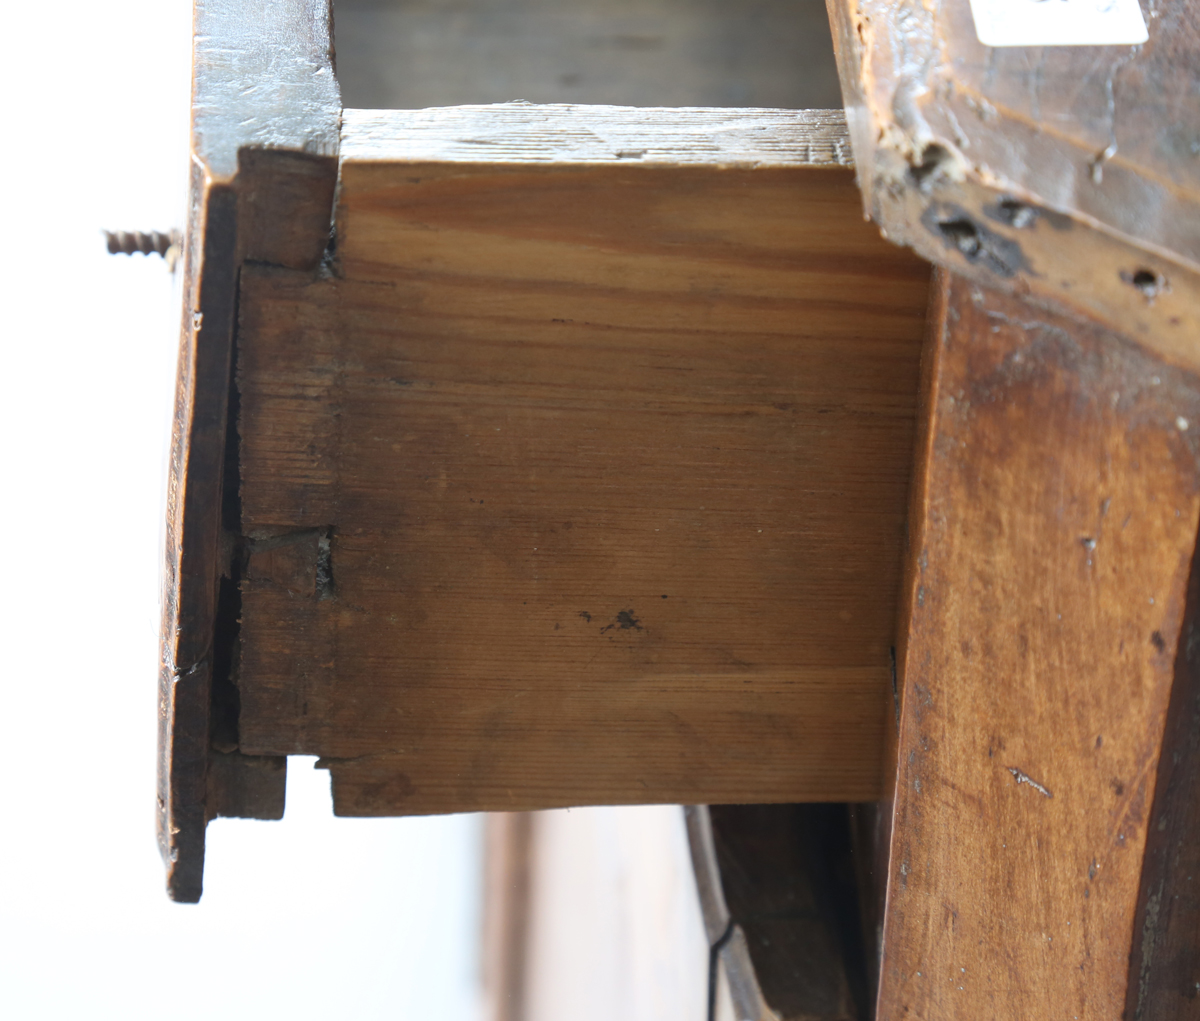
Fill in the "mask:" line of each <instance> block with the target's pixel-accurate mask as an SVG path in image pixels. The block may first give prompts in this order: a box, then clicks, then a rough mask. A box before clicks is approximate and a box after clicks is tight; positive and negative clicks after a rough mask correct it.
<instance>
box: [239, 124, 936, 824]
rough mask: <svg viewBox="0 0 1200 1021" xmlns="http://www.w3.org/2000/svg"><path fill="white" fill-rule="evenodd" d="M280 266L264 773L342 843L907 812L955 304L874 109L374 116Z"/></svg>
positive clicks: (254, 291) (251, 445)
mask: <svg viewBox="0 0 1200 1021" xmlns="http://www.w3.org/2000/svg"><path fill="white" fill-rule="evenodd" d="M341 148H342V161H341V170H340V183H339V199H338V207H337V218H336V258H335V262H334V265H333V272H332V273H318V274H317V275H315V276H314V275H313V274H311V273H302V272H296V271H289V270H284V269H279V268H259V267H247V268H246V270H245V271H244V272H243V275H242V285H241V306H240V309H241V310H240V317H241V318H240V326H239V355H238V358H239V361H238V389H239V397H240V419H239V423H238V428H239V434H240V442H241V446H240V459H241V501H242V504H241V506H242V525H243V530H244V534H245V536H246V539H247V551H248V559H247V562H246V569H245V573H244V575H243V579H242V583H241V600H242V604H241V622H242V623H241V637H240V647H241V659H240V696H241V717H240V740H241V748H242V750H243V751H244V752H247V753H251V754H259V755H284V754H294V753H306V754H318V755H321V756H323V757H324V762H325V764H326V765H327V766H329V768H330V769H331V770H332V773H333V787H334V800H335V811H337V812H338V813H339V814H343V815H389V814H405V813H420V812H445V811H463V810H485V809H529V808H538V807H551V806H560V805H573V804H589V803H590V804H604V803H609V804H615V803H628V802H668V803H669V802H690V803H703V802H709V801H719V802H765V801H796V800H812V801H838V800H868V799H871V798H874V797H876V796H877V794H878V791H879V779H878V778H879V772H880V753H881V736H882V724H883V714H884V712H885V709H886V705H887V702H886V698H887V692H888V690H889V685H890V647H891V644H892V635H893V622H894V619H895V596H896V590H897V585H898V580H899V571H900V556H901V543H902V536H903V522H904V516H905V501H906V494H907V488H908V473H909V462H910V458H911V445H912V437H913V427H914V414H915V401H916V392H917V372H918V361H919V353H920V346H921V338H922V335H923V330H924V312H925V303H926V291H927V277H928V270H927V268H926V266H925V264H924V263H922V262H920V261H919V260H917V259H915V258H913V257H912V256H911V255H909V254H906V253H905V252H903V251H900V250H897V249H894V248H892V247H890V246H888V245H887V244H885V243H884V242H882V241H881V240H880V239H879V237H878V236H877V234H876V232H875V231H874V229H873V228H872V227H870V226H869V225H867V224H864V223H863V221H862V218H861V213H860V209H859V199H858V195H857V192H856V189H855V187H854V182H853V176H852V174H851V172H850V170H849V169H848V168H847V167H846V166H845V161H846V157H845V134H844V125H843V124H842V122H841V117H840V115H838V114H830V113H815V114H812V113H802V112H788V111H728V110H712V111H705V110H685V111H670V110H645V109H620V108H599V109H596V108H571V107H549V108H539V107H535V106H530V105H528V104H512V105H505V106H499V107H478V108H462V109H451V110H427V111H392V112H381V111H373V112H364V111H346V113H345V118H344V127H343V135H342V140H341Z"/></svg>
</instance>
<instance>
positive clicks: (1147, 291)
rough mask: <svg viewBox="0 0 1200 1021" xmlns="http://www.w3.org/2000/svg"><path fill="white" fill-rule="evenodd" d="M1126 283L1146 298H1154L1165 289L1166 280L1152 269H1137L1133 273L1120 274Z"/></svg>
mask: <svg viewBox="0 0 1200 1021" xmlns="http://www.w3.org/2000/svg"><path fill="white" fill-rule="evenodd" d="M1121 278H1122V279H1123V280H1125V282H1126V283H1130V284H1133V286H1134V287H1136V288H1137V289H1138V290H1139V291H1141V292H1142V294H1144V295H1145V296H1146V297H1147V298H1156V297H1158V295H1159V294H1161V293H1162V292H1163V291H1165V290H1166V289H1167V281H1166V278H1165V277H1164V276H1163V275H1162V274H1161V273H1156V272H1154V270H1152V269H1139V270H1137V271H1136V272H1134V273H1131V274H1130V273H1122V274H1121Z"/></svg>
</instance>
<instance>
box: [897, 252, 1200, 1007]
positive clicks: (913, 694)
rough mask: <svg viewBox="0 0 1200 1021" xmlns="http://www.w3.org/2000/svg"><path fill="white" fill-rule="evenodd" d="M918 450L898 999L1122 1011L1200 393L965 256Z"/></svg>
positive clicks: (902, 711)
mask: <svg viewBox="0 0 1200 1021" xmlns="http://www.w3.org/2000/svg"><path fill="white" fill-rule="evenodd" d="M935 290H936V298H937V300H936V303H935V307H934V309H933V311H932V312H931V329H932V330H933V338H934V339H933V344H932V346H931V359H932V361H931V364H930V366H929V384H928V391H927V403H928V432H927V434H926V435H925V436H924V438H923V440H922V441H921V443H920V445H919V451H918V458H917V467H916V468H914V499H913V510H912V512H911V515H910V532H911V548H910V552H909V568H908V571H909V573H908V577H907V579H906V581H905V585H904V593H903V596H902V605H903V611H902V614H901V624H902V627H901V631H902V636H901V637H902V641H901V643H900V649H899V656H898V659H899V668H900V677H899V679H900V686H901V695H902V700H901V704H900V705H899V707H898V708H897V711H896V717H895V719H896V720H897V722H898V724H899V734H898V745H897V752H896V756H895V758H892V757H891V756H889V757H888V761H895V762H898V771H897V773H896V774H895V778H894V786H892V787H891V789H890V790H889V791H888V801H889V802H890V803H891V804H890V810H889V812H887V813H885V815H886V818H887V820H888V822H889V823H890V862H889V871H888V875H887V900H886V907H885V914H884V924H883V957H882V966H881V972H882V974H881V979H880V993H879V1001H878V1012H877V1017H878V1018H879V1021H897V1019H900V1018H922V1019H924V1021H943V1019H945V1021H949V1019H960V1018H977V1017H978V1018H982V1017H987V1018H997V1019H1017V1018H1030V1017H1056V1018H1074V1017H1079V1018H1089V1019H1092V1018H1095V1019H1113V1021H1116V1019H1118V1018H1120V1017H1122V1011H1123V1010H1124V1008H1125V1005H1126V995H1127V980H1128V975H1129V968H1130V951H1131V948H1132V947H1133V941H1134V925H1135V909H1136V906H1137V903H1138V892H1139V889H1140V887H1141V883H1142V869H1143V850H1144V848H1145V847H1146V842H1147V831H1148V829H1149V821H1150V818H1151V816H1150V810H1151V804H1152V802H1153V801H1154V799H1155V796H1156V792H1155V786H1156V784H1155V777H1156V773H1157V770H1158V767H1159V755H1160V746H1161V742H1162V740H1163V734H1164V725H1165V721H1166V718H1167V709H1168V702H1169V699H1170V696H1171V689H1172V677H1173V674H1174V670H1175V661H1176V655H1177V651H1178V650H1180V636H1181V624H1182V621H1183V617H1184V606H1185V597H1186V594H1187V588H1188V578H1189V570H1190V565H1191V561H1192V553H1193V547H1194V544H1195V539H1196V529H1197V519H1198V515H1200V467H1198V462H1197V457H1198V453H1200V435H1198V433H1197V428H1196V424H1197V423H1198V422H1200V390H1198V388H1197V384H1198V381H1197V379H1196V378H1195V377H1194V376H1191V375H1189V374H1186V373H1184V372H1181V371H1179V370H1176V369H1173V368H1171V367H1169V366H1166V365H1164V364H1163V363H1162V362H1160V361H1158V360H1157V359H1154V358H1151V357H1149V356H1147V355H1146V354H1145V353H1143V352H1141V351H1140V350H1139V349H1138V348H1137V347H1135V346H1134V345H1132V344H1129V343H1128V342H1127V341H1126V340H1124V339H1122V338H1120V337H1118V336H1116V335H1114V334H1111V333H1107V332H1105V331H1103V330H1101V329H1099V328H1097V327H1093V326H1089V325H1085V324H1081V323H1079V322H1077V321H1075V320H1071V319H1066V318H1057V317H1052V316H1048V315H1045V314H1042V313H1039V312H1038V311H1037V310H1036V309H1032V308H1030V307H1029V306H1028V305H1026V304H1024V303H1022V302H1020V301H1018V300H1016V299H1013V298H1010V297H1006V296H1004V295H1002V294H999V293H996V292H993V291H987V290H984V289H981V288H979V287H977V286H976V285H975V284H973V283H971V282H970V281H967V280H964V279H963V278H961V277H954V276H951V275H949V274H947V275H945V276H941V277H940V283H939V284H937V285H935Z"/></svg>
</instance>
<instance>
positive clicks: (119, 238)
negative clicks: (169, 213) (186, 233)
mask: <svg viewBox="0 0 1200 1021" xmlns="http://www.w3.org/2000/svg"><path fill="white" fill-rule="evenodd" d="M104 237H105V238H106V239H107V241H108V253H109V255H132V254H133V253H134V252H141V253H142V254H143V255H152V254H154V253H155V252H157V253H158V254H159V255H161V256H162V257H163V258H164V259H165V258H166V257H167V252H169V251H170V250H171V246H172V245H178V243H179V235H178V234H176V233H175V232H174V231H171V232H170V233H169V234H164V233H163V232H162V231H158V230H152V231H148V232H146V233H143V232H142V231H140V230H133V231H129V230H106V231H105V232H104Z"/></svg>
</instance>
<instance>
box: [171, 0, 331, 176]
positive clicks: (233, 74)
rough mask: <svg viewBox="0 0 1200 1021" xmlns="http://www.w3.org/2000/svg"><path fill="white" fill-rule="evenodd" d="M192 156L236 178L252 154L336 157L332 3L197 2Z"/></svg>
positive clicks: (267, 0)
mask: <svg viewBox="0 0 1200 1021" xmlns="http://www.w3.org/2000/svg"><path fill="white" fill-rule="evenodd" d="M194 33H195V34H194V39H195V45H194V49H193V65H192V82H193V86H192V140H193V144H192V152H193V159H195V160H197V161H198V162H199V163H200V164H201V165H202V166H203V167H204V169H205V172H206V173H207V174H208V175H209V176H210V178H211V179H212V180H213V181H214V182H216V181H225V182H229V181H231V180H232V179H233V177H234V176H235V175H236V174H237V169H238V152H239V150H241V149H244V148H253V149H283V150H290V151H295V152H303V153H307V154H309V155H312V156H336V155H337V151H338V114H339V113H340V111H341V94H340V92H339V90H338V84H337V79H336V77H335V75H334V67H333V7H332V4H331V2H330V0H195V25H194Z"/></svg>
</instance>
